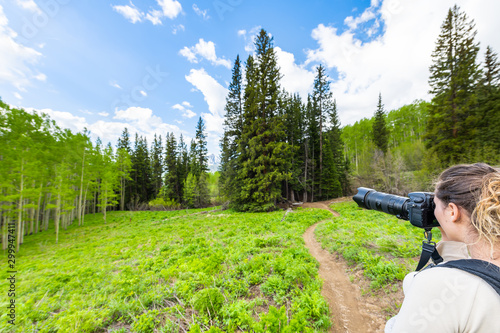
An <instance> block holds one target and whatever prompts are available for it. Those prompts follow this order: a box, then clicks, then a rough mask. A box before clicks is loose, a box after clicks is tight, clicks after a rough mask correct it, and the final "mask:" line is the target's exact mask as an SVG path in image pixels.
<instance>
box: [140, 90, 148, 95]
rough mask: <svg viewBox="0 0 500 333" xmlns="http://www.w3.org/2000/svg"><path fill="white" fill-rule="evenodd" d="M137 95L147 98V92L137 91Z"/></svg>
mask: <svg viewBox="0 0 500 333" xmlns="http://www.w3.org/2000/svg"><path fill="white" fill-rule="evenodd" d="M139 93H140V94H141V95H142V96H144V97H147V96H148V93H147V92H145V91H144V90H141V91H139Z"/></svg>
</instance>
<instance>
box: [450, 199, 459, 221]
mask: <svg viewBox="0 0 500 333" xmlns="http://www.w3.org/2000/svg"><path fill="white" fill-rule="evenodd" d="M448 214H449V217H450V220H451V222H455V223H456V222H459V221H460V217H461V215H462V211H461V209H460V207H458V206H457V205H456V204H454V203H453V202H450V203H449V204H448Z"/></svg>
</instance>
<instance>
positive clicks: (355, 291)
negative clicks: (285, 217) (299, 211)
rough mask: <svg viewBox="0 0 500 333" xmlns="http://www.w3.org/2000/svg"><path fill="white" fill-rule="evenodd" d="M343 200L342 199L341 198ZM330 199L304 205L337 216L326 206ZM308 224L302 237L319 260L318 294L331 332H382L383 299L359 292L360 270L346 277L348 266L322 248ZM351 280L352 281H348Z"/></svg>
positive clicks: (363, 286)
mask: <svg viewBox="0 0 500 333" xmlns="http://www.w3.org/2000/svg"><path fill="white" fill-rule="evenodd" d="M344 200H345V199H344ZM332 202H334V201H324V202H311V203H304V204H303V205H302V207H304V208H320V209H325V210H328V211H329V212H331V213H332V214H333V215H334V216H340V215H339V213H337V212H335V211H333V210H332V209H331V208H330V207H329V205H330V204H331V203H332ZM323 222H325V221H321V222H318V223H316V224H314V225H312V226H310V227H309V228H308V229H307V230H306V232H305V233H304V236H303V237H304V240H305V243H306V247H307V248H308V249H309V253H311V255H312V256H313V257H314V258H316V260H318V262H319V276H320V278H321V279H322V280H323V287H322V290H321V294H322V295H323V297H324V298H325V299H326V300H327V302H328V304H329V308H330V320H331V321H332V323H333V324H332V327H331V328H330V330H329V332H333V333H372V332H377V333H378V332H384V326H385V321H386V318H385V315H384V311H383V309H384V306H387V304H386V303H387V302H386V301H385V300H383V299H381V298H380V297H379V296H373V295H362V289H363V290H367V288H369V284H368V285H367V282H366V281H365V280H364V279H363V278H362V277H361V272H359V271H358V272H357V273H352V274H354V276H352V275H351V277H350V276H349V272H350V271H351V270H349V267H348V265H347V264H346V262H345V261H344V259H342V258H341V257H340V255H338V254H337V255H336V254H331V253H330V252H328V251H326V250H324V249H323V248H322V247H321V244H320V243H319V242H317V241H316V239H315V237H314V230H315V229H316V226H317V225H318V224H320V223H323ZM351 279H352V280H353V282H351Z"/></svg>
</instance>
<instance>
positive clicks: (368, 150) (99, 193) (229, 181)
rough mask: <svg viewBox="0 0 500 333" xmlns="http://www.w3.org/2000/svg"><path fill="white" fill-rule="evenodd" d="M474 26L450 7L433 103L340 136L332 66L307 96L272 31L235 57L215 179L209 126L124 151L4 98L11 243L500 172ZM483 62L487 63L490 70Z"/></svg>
mask: <svg viewBox="0 0 500 333" xmlns="http://www.w3.org/2000/svg"><path fill="white" fill-rule="evenodd" d="M475 36H476V30H475V24H474V22H473V20H470V19H469V18H468V17H467V15H466V14H465V13H464V12H462V11H460V8H458V7H457V6H455V7H453V8H451V9H450V10H449V12H448V15H447V17H446V19H445V21H444V22H443V25H442V27H441V33H440V35H439V37H438V39H437V41H436V45H435V50H434V52H433V53H432V55H431V56H432V66H431V67H430V68H429V72H430V73H429V86H430V92H431V94H432V96H433V97H432V100H431V101H422V100H420V101H415V102H413V103H412V104H409V105H405V106H402V107H401V108H399V109H396V110H391V111H387V110H385V108H384V104H383V94H382V92H381V93H380V94H379V96H378V101H377V100H374V103H373V105H374V108H373V116H372V117H371V118H365V119H361V120H359V121H357V122H356V123H355V124H352V125H346V126H341V124H340V121H339V112H341V110H337V103H336V100H335V97H334V92H333V91H331V89H330V84H331V80H330V79H329V77H328V75H327V73H326V69H325V68H324V67H323V66H322V65H319V66H317V67H316V69H315V72H316V74H315V80H314V88H313V91H312V93H310V94H309V95H308V96H307V98H304V99H303V98H301V96H299V95H298V94H291V93H289V92H287V91H286V90H284V89H283V88H282V87H281V85H280V79H281V78H282V75H281V74H280V69H279V66H278V64H277V58H276V52H275V50H274V40H273V38H272V37H270V34H269V33H268V32H267V31H265V30H264V29H262V30H261V31H260V33H259V34H258V36H257V37H256V39H255V50H256V51H255V54H253V55H250V56H248V58H247V59H246V62H245V63H243V62H242V60H241V59H240V57H239V56H236V59H235V61H234V66H233V69H232V78H231V81H230V85H229V93H228V96H227V98H226V106H225V111H226V117H225V121H224V135H223V136H222V138H221V142H220V147H221V165H220V169H219V171H218V172H216V173H209V172H208V171H209V169H208V165H207V163H208V162H207V142H206V137H207V134H206V129H205V124H204V121H203V119H202V118H200V119H199V121H198V124H197V126H196V134H195V137H194V138H193V139H192V141H191V142H190V143H189V147H188V143H187V142H185V141H184V138H183V137H182V135H181V136H180V137H179V138H176V137H175V135H174V134H173V133H157V134H158V135H155V137H154V140H153V142H151V143H150V145H149V144H148V142H147V140H146V138H144V137H142V136H139V135H138V134H135V137H134V139H133V142H132V138H131V135H132V133H129V131H128V129H127V128H125V129H124V130H123V133H122V136H121V137H120V138H118V140H117V142H118V143H117V145H116V147H113V146H112V145H111V144H109V143H108V144H103V143H102V142H101V141H100V140H97V141H96V142H92V140H91V139H90V134H89V133H88V132H86V131H85V132H83V133H72V132H71V131H69V130H67V129H61V128H59V127H58V126H57V124H56V123H55V121H53V120H51V119H50V118H49V117H48V116H47V115H45V114H41V113H37V112H32V113H29V112H26V111H25V110H23V109H19V108H14V107H11V106H9V105H8V104H7V103H5V102H3V101H1V100H0V147H1V148H0V149H1V150H0V161H1V163H0V221H1V225H2V246H3V249H6V246H7V236H8V232H7V228H8V225H9V223H10V224H15V230H16V234H17V235H16V240H17V244H16V248H17V251H19V247H20V245H21V244H22V243H23V241H24V236H27V235H32V234H37V233H39V232H41V231H46V230H48V228H49V224H51V225H53V226H54V229H55V241H56V242H57V241H58V235H59V230H61V228H62V229H66V228H67V227H68V226H69V225H71V224H72V223H77V224H78V225H82V224H84V222H85V214H88V213H94V214H95V213H98V212H102V213H103V223H106V220H107V217H106V212H107V211H109V210H120V211H124V210H175V209H182V208H200V207H206V206H209V205H223V207H224V208H228V207H229V208H232V209H234V210H236V211H243V212H266V211H272V210H276V209H277V208H278V207H280V206H281V205H283V204H284V205H286V204H289V203H291V202H296V201H302V202H309V201H321V200H327V199H331V198H336V197H342V196H348V195H351V194H352V193H353V191H354V189H355V188H356V187H357V186H360V185H362V186H366V187H373V188H376V189H377V190H379V191H385V192H390V193H395V194H401V195H405V194H407V193H408V192H411V191H413V190H431V189H432V181H433V179H434V177H435V176H436V174H437V173H439V171H440V170H443V169H444V168H446V167H447V166H449V165H451V164H456V163H471V162H477V161H482V162H487V163H490V164H493V165H498V164H500V157H499V156H500V155H499V154H498V152H499V150H500V140H499V139H498V138H499V137H500V133H499V131H500V75H499V73H500V66H499V63H498V56H497V53H496V52H495V51H494V50H493V49H492V48H491V47H489V46H487V47H486V48H485V50H483V51H482V52H481V53H480V47H479V44H478V43H477V42H476V41H475ZM482 54H484V60H482V61H481V60H480V59H479V58H480V57H482Z"/></svg>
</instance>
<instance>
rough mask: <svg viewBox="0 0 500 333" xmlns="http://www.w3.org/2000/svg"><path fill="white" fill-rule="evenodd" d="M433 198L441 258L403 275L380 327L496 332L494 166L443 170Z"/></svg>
mask: <svg viewBox="0 0 500 333" xmlns="http://www.w3.org/2000/svg"><path fill="white" fill-rule="evenodd" d="M434 203H435V205H436V208H435V210H434V215H435V216H436V218H437V220H438V221H439V224H440V225H441V227H440V229H441V233H442V241H441V242H439V244H438V251H439V252H440V254H441V256H442V257H443V259H444V262H443V263H442V264H439V265H437V266H434V267H428V268H426V269H424V270H422V271H420V272H418V273H415V272H414V273H410V274H408V275H407V276H406V277H405V279H404V282H403V291H404V292H405V299H404V302H403V304H402V306H401V309H400V311H399V313H398V315H397V316H395V317H393V318H391V319H390V320H389V321H388V322H387V325H386V328H385V332H394V333H402V332H408V333H410V332H411V333H413V332H426V333H431V332H487V333H492V332H500V172H499V170H497V169H494V168H492V167H490V166H489V165H486V164H483V163H476V164H473V165H456V166H453V167H451V168H449V169H447V170H445V171H444V172H443V173H442V174H441V175H440V176H439V179H438V182H437V183H436V189H435V197H434ZM465 267H467V268H465ZM470 267H472V268H473V269H470Z"/></svg>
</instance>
